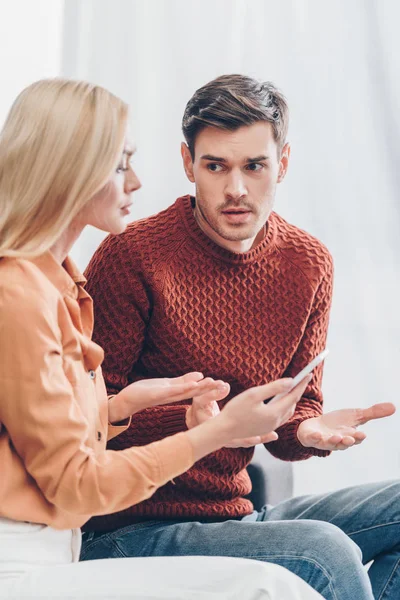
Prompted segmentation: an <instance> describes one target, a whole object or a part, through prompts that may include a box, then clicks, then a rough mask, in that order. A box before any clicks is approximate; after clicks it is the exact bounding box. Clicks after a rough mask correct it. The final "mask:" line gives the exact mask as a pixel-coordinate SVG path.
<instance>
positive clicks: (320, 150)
mask: <svg viewBox="0 0 400 600" xmlns="http://www.w3.org/2000/svg"><path fill="white" fill-rule="evenodd" d="M399 21H400V5H399V3H398V2H397V0H350V1H349V0H335V1H334V2H333V1H329V0H282V1H281V2H276V1H274V0H251V1H250V0H248V1H245V0H202V1H201V2H199V1H194V0H168V1H167V0H165V1H164V0H159V1H156V0H137V1H136V0H66V5H65V30H64V34H65V35H64V54H63V74H64V75H66V76H71V77H79V78H85V79H90V80H92V81H94V82H96V83H99V84H102V85H105V86H106V87H108V88H110V89H111V90H112V91H113V92H115V93H117V94H119V95H121V96H122V97H123V98H124V99H126V100H127V101H128V102H129V104H130V105H131V107H132V123H133V125H132V136H131V137H132V138H133V139H134V141H135V142H136V143H137V145H138V154H137V157H136V158H135V166H136V170H137V172H138V174H139V175H140V177H141V179H142V182H143V188H142V190H140V192H138V193H137V194H136V195H135V197H134V200H135V210H134V213H133V219H137V218H140V217H143V216H147V215H149V214H152V213H155V212H158V211H159V210H161V209H163V208H165V207H167V206H168V205H170V204H171V203H172V202H173V201H174V200H175V198H176V197H177V196H179V195H182V194H185V193H188V192H191V191H192V188H191V185H190V184H189V183H188V182H187V180H186V179H185V177H184V174H183V170H182V167H181V163H180V154H179V143H180V141H181V139H182V135H181V132H180V121H181V117H182V114H183V110H184V107H185V104H186V102H187V100H188V99H189V98H190V96H191V95H192V93H193V92H194V91H195V90H196V89H197V88H198V87H200V86H201V85H202V84H204V83H206V82H207V81H209V80H211V79H212V78H214V77H216V76H217V75H220V74H222V73H232V72H240V73H245V74H248V75H251V76H254V77H256V78H258V79H264V80H272V81H273V82H274V83H275V84H277V85H278V86H279V87H280V88H281V89H282V90H283V91H284V93H285V94H286V96H287V98H288V101H289V105H290V107H291V125H290V131H289V139H290V141H291V143H292V156H291V165H290V170H289V173H288V176H287V179H286V181H285V182H284V183H283V184H282V185H281V186H280V188H279V189H278V196H277V203H276V210H277V211H278V212H280V213H281V214H282V215H283V216H284V217H285V218H287V219H288V220H289V221H290V222H293V223H294V224H296V225H298V226H300V227H302V228H304V229H306V230H308V231H309V232H311V233H313V234H314V235H316V236H317V237H319V238H320V239H321V240H322V241H323V242H324V243H325V244H326V245H327V246H328V247H329V249H330V250H331V252H332V254H333V256H334V260H335V265H336V286H335V294H334V305H333V310H332V318H331V325H330V335H329V346H330V349H331V354H330V356H329V357H328V359H327V361H326V367H325V378H324V392H325V401H326V410H333V409H335V408H344V407H353V406H361V407H364V406H368V405H369V404H372V403H374V402H377V401H385V400H390V401H394V402H397V399H398V397H399V386H398V381H397V379H398V365H399V359H400V343H399V340H400V317H399V299H400V277H399V275H400V271H399V266H400V259H399V246H400V242H399V233H398V232H399V227H400V207H399V192H400V171H399V165H400V144H399V139H400V110H399V109H400V84H399V73H400V44H399V42H398V23H399ZM101 237H102V236H101V235H99V234H98V233H96V232H94V231H90V232H87V235H86V237H84V238H82V241H81V242H80V243H79V245H78V246H77V247H76V250H75V258H76V259H77V260H78V262H79V264H80V266H81V267H84V266H85V265H86V264H87V262H88V260H89V258H90V256H91V255H92V253H93V251H94V249H95V248H96V246H97V245H98V243H99V241H100V239H101ZM399 418H400V417H399V416H394V417H392V418H391V419H388V420H386V421H380V422H376V423H373V424H370V425H369V426H368V425H367V426H366V427H365V430H366V431H367V433H368V434H369V435H368V438H367V440H366V441H365V442H364V444H363V445H361V446H360V447H357V448H353V449H351V450H348V451H346V452H337V453H335V454H334V455H333V456H332V457H331V458H329V459H324V460H323V459H317V458H315V459H311V460H309V461H306V462H305V463H301V464H297V465H296V466H295V491H296V493H303V492H309V491H315V492H317V491H325V490H330V489H336V488H338V487H342V486H345V485H351V484H353V483H361V482H364V481H371V480H376V479H383V478H389V477H396V476H397V473H398V466H399V463H400V444H399V440H400V428H399Z"/></svg>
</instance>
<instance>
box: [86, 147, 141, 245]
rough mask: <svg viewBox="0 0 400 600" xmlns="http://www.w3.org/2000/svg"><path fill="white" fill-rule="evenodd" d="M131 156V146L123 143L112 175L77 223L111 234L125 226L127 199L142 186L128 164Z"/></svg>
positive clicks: (88, 204)
mask: <svg viewBox="0 0 400 600" xmlns="http://www.w3.org/2000/svg"><path fill="white" fill-rule="evenodd" d="M133 153H134V150H133V148H132V146H131V145H130V144H129V143H128V141H126V142H125V146H124V150H123V152H122V156H121V160H120V162H119V163H118V166H117V168H116V170H115V172H114V173H113V174H112V175H111V177H110V179H109V181H108V182H107V183H106V185H105V186H104V187H103V188H102V189H101V190H100V191H99V192H97V194H95V195H94V196H93V198H91V200H90V201H89V202H88V203H87V205H86V206H85V207H84V208H83V210H82V212H81V215H80V217H81V218H80V220H81V222H82V223H83V224H84V225H92V226H93V227H96V228H97V229H101V230H102V231H107V232H110V233H113V234H118V233H122V232H123V231H124V229H125V227H126V222H125V221H124V217H125V216H126V215H129V212H130V210H129V209H130V207H131V205H132V200H131V197H130V196H131V194H132V192H134V191H136V190H138V189H139V188H140V187H141V183H140V181H139V179H138V177H137V176H136V173H135V172H134V170H133V169H132V166H131V164H130V161H131V157H132V155H133Z"/></svg>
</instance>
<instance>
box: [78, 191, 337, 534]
mask: <svg viewBox="0 0 400 600" xmlns="http://www.w3.org/2000/svg"><path fill="white" fill-rule="evenodd" d="M193 206H194V199H193V198H191V197H190V196H185V197H183V198H179V199H178V200H177V201H176V202H175V204H173V205H172V206H171V207H169V208H168V209H166V210H164V211H163V212H161V213H159V214H157V215H155V216H152V217H149V218H147V219H143V220H141V221H138V222H136V223H132V224H130V225H129V226H128V228H127V229H126V231H125V232H124V233H123V234H121V235H119V236H108V237H107V238H106V240H105V241H104V242H103V243H102V244H101V246H100V247H99V249H98V250H97V251H96V253H95V255H94V257H93V258H92V260H91V262H90V264H89V267H88V269H87V272H86V276H87V278H88V284H87V289H88V291H89V293H91V294H92V296H93V298H94V305H95V330H94V340H95V341H96V342H97V343H98V344H100V345H101V346H102V347H103V348H104V350H105V360H104V363H103V372H104V377H105V381H106V384H107V387H108V393H109V394H115V393H117V392H118V391H119V390H121V389H122V388H123V387H125V386H126V385H127V384H129V383H131V382H133V381H135V380H137V379H140V378H151V377H174V376H177V375H181V374H184V373H186V372H188V371H194V370H195V371H201V372H203V373H204V375H206V376H211V377H214V378H218V379H223V380H225V381H228V382H229V383H230V385H231V388H232V392H231V395H235V394H237V393H238V392H241V391H243V390H245V389H247V388H249V387H252V386H255V385H260V384H263V383H266V382H269V381H273V380H275V379H278V378H280V377H283V376H295V375H296V374H297V373H298V372H299V371H300V370H301V369H302V368H303V367H304V366H305V365H306V364H308V363H309V362H310V360H312V359H313V358H314V357H315V356H316V355H317V354H318V353H319V352H321V351H322V350H323V348H324V346H325V341H326V334H327V328H328V319H329V309H330V304H331V297H332V260H331V256H330V254H329V252H328V251H327V249H326V248H325V247H324V246H323V245H322V244H321V243H320V242H319V241H318V240H316V239H315V238H314V237H312V236H311V235H309V234H308V233H305V232H304V231H302V230H300V229H298V228H297V227H294V226H293V225H290V224H288V223H287V222H286V221H285V220H284V219H283V218H281V217H280V216H278V215H277V214H276V213H272V214H271V215H270V217H269V219H268V223H267V234H266V236H265V238H264V240H263V241H262V242H261V243H260V244H258V245H257V246H256V247H255V248H254V249H252V250H250V251H249V252H246V253H243V254H239V253H234V252H230V251H228V250H226V249H224V248H221V247H220V246H218V245H217V244H215V243H214V242H213V241H212V240H210V239H209V238H208V237H207V236H206V235H205V234H204V233H203V232H202V231H201V230H200V229H199V227H198V225H197V223H196V220H195V218H194V215H193ZM321 379H322V365H321V366H319V367H318V368H317V369H315V371H314V377H313V379H312V380H311V382H310V384H309V386H308V388H307V389H306V392H305V394H304V396H303V398H302V399H301V401H300V402H299V404H298V405H297V409H296V412H295V414H294V416H293V418H292V419H291V420H290V422H288V423H286V424H285V425H284V426H282V427H281V428H280V429H279V430H278V433H279V440H277V441H276V442H272V443H270V444H267V446H266V447H267V449H268V450H269V451H270V452H271V453H272V454H273V455H274V456H277V457H279V458H281V459H283V460H289V461H294V460H303V459H306V458H308V457H310V456H312V455H316V456H325V455H327V454H328V453H327V452H323V451H319V450H316V449H309V448H304V447H303V446H302V445H301V444H300V443H299V441H298V440H297V435H296V434H297V428H298V426H299V424H300V423H301V421H303V420H304V419H307V418H310V417H314V416H317V415H319V414H321V412H322V394H321ZM224 402H225V401H224ZM224 402H222V403H221V406H222V405H223V404H224ZM189 403H190V402H189V401H188V402H182V403H180V404H178V405H168V406H159V407H155V408H151V409H147V410H145V411H142V412H141V413H139V414H137V415H135V416H134V417H133V419H132V424H131V427H130V429H129V430H127V431H126V432H124V433H123V434H122V435H120V436H118V437H117V438H116V439H114V440H112V441H111V443H110V447H111V448H113V449H115V450H120V449H122V448H126V447H128V446H132V445H136V446H139V445H143V444H148V443H150V442H153V441H155V440H159V439H161V438H163V437H165V436H169V435H172V434H174V433H176V432H178V431H183V430H185V429H186V425H185V413H186V410H187V407H188V405H189ZM252 456H253V449H252V448H250V449H245V448H236V449H229V448H223V449H221V450H219V451H218V452H215V453H214V454H211V455H209V456H207V457H206V458H203V459H202V460H200V461H198V462H197V463H196V464H195V465H194V467H192V468H191V469H190V470H189V471H187V472H186V473H184V474H183V475H181V476H180V477H178V478H176V479H175V480H174V481H173V482H169V483H168V484H166V485H165V486H164V487H162V488H161V489H159V490H158V491H157V492H156V493H155V494H154V495H153V496H152V498H150V499H148V500H146V501H144V502H142V503H140V504H138V505H136V506H133V507H132V508H130V509H128V510H125V511H123V512H120V513H116V514H113V515H108V516H106V517H96V518H95V519H92V520H91V521H90V522H89V523H88V524H87V526H86V529H96V530H106V529H112V528H116V527H118V526H122V525H126V524H128V523H131V522H135V521H141V520H146V519H177V518H178V519H179V518H182V519H193V518H197V517H198V518H211V519H214V518H215V519H218V518H220V519H224V518H232V517H240V516H244V515H246V514H248V513H250V512H251V510H252V505H251V503H250V501H249V500H247V499H245V498H244V496H246V495H247V494H248V493H249V491H250V480H249V477H248V474H247V471H246V469H245V467H246V466H247V465H248V463H249V462H250V460H251V458H252Z"/></svg>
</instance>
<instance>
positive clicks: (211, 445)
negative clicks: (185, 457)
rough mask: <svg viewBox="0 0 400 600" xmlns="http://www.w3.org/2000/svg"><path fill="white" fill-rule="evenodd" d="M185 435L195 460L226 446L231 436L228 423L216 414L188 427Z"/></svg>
mask: <svg viewBox="0 0 400 600" xmlns="http://www.w3.org/2000/svg"><path fill="white" fill-rule="evenodd" d="M186 435H187V436H188V438H189V440H190V442H191V444H192V447H193V455H194V461H195V462H196V461H198V460H200V459H201V458H203V457H204V456H207V454H210V453H211V452H215V451H216V450H219V449H220V448H222V447H223V446H226V445H227V444H229V443H230V442H231V441H232V437H233V436H232V433H231V431H230V427H229V423H228V422H227V421H226V419H225V418H224V417H223V416H222V415H217V416H216V417H213V418H212V419H208V420H207V421H205V422H204V423H202V424H201V425H197V426H195V427H193V429H189V431H187V432H186Z"/></svg>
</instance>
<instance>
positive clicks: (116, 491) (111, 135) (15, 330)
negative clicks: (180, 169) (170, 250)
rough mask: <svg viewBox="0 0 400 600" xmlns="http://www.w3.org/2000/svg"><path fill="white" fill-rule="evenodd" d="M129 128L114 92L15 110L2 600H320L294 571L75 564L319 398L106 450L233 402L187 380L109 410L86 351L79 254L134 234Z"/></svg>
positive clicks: (245, 410)
mask: <svg viewBox="0 0 400 600" xmlns="http://www.w3.org/2000/svg"><path fill="white" fill-rule="evenodd" d="M127 117H128V110H127V106H126V105H125V104H124V103H123V102H122V101H121V100H119V99H118V98H116V97H115V96H113V95H112V94H110V93H109V92H108V91H106V90H104V89H103V88H100V87H97V86H93V85H90V84H88V83H85V82H73V81H66V80H47V81H39V82H37V83H35V84H33V85H31V86H29V87H28V88H27V89H25V90H24V91H23V92H22V93H21V94H20V96H19V97H18V98H17V100H16V101H15V103H14V105H13V107H12V109H11V111H10V114H9V116H8V118H7V121H6V123H5V125H4V128H3V131H2V133H1V136H0V357H1V366H0V382H1V386H0V389H1V391H0V427H1V429H0V464H1V469H2V476H1V484H0V517H1V520H0V576H1V592H0V593H2V594H3V596H2V597H7V598H23V597H36V598H84V597H95V598H107V599H110V598H113V597H115V598H122V597H124V594H126V597H128V596H129V591H128V590H129V589H131V586H127V588H128V589H127V590H125V585H124V580H125V579H126V578H127V577H128V576H133V577H134V578H135V581H136V582H137V586H136V589H137V595H136V596H135V597H137V598H158V597H160V598H161V597H162V598H168V597H170V598H185V599H189V598H194V597H196V598H207V597H209V595H215V594H217V593H219V594H220V595H219V596H218V597H223V598H234V597H235V598H241V599H244V598H267V597H268V598H278V597H279V598H288V599H289V598H293V599H295V598H296V599H297V598H316V597H318V594H315V593H314V592H313V591H312V590H311V589H310V588H308V586H306V585H305V584H304V583H303V582H302V581H300V580H298V579H297V578H295V576H293V575H291V574H290V573H288V572H286V571H284V570H283V569H280V568H278V567H275V566H274V565H265V564H263V563H259V562H254V561H244V560H241V559H240V560H239V559H220V558H218V559H206V558H203V559H199V558H197V557H196V558H189V557H188V558H185V559H179V560H177V559H168V558H163V559H161V558H160V559H121V560H108V561H106V562H104V561H94V562H93V563H90V562H89V563H88V562H86V563H80V564H79V565H76V564H72V563H75V562H76V561H78V557H79V549H80V530H79V527H80V526H82V525H83V524H84V523H85V522H86V521H87V520H88V519H89V518H90V517H91V516H94V515H100V514H104V513H108V512H110V511H119V510H122V509H124V508H126V507H128V506H130V505H131V504H132V502H140V501H142V500H143V499H145V498H147V497H149V496H150V495H151V494H152V493H153V492H154V491H155V490H156V489H157V488H158V487H159V486H161V485H164V484H165V483H166V482H167V481H168V480H170V479H172V478H173V477H175V476H177V475H180V474H181V473H183V472H184V471H185V470H187V469H188V468H189V467H191V465H192V464H193V463H194V462H195V461H197V460H199V459H200V458H202V457H203V456H205V455H206V454H208V453H210V452H213V451H215V450H217V449H218V448H221V447H222V446H225V445H229V444H232V443H235V442H236V441H237V438H243V437H248V436H250V437H253V436H256V437H255V441H257V439H261V438H257V436H263V438H262V439H264V440H265V439H266V438H265V433H266V432H267V434H268V435H267V439H274V437H275V435H276V434H274V429H275V428H276V427H278V426H279V425H280V424H282V423H283V422H284V421H285V420H287V419H288V418H290V416H291V414H293V410H294V406H295V403H296V401H297V400H298V399H299V398H300V397H301V394H302V392H303V391H304V389H305V387H306V385H307V383H308V380H307V379H306V380H304V381H303V382H302V383H301V384H300V385H299V386H297V388H295V390H293V391H292V392H288V390H289V388H290V384H291V380H280V381H276V382H273V383H271V384H268V385H265V386H262V387H260V388H257V389H253V390H249V391H247V392H245V393H243V394H241V395H240V396H238V397H236V398H235V399H233V400H232V401H231V402H229V403H228V405H227V406H226V408H224V410H223V411H221V413H220V414H219V415H217V416H216V417H215V418H214V419H210V420H207V421H206V422H205V423H203V424H201V425H199V426H197V427H195V428H193V429H191V430H190V431H187V432H184V433H179V434H177V435H174V436H171V437H169V438H166V439H164V440H161V441H159V442H156V443H154V444H150V445H148V446H145V447H141V448H140V447H139V448H138V447H135V448H129V449H127V450H124V451H121V452H113V451H109V450H106V442H107V439H110V438H111V437H113V436H115V435H118V433H119V432H121V431H122V430H124V428H126V427H127V426H128V425H129V416H130V415H131V414H133V413H135V412H137V411H139V410H142V409H144V408H146V407H149V406H151V405H154V404H161V403H166V402H174V401H179V400H182V399H184V398H191V397H196V398H198V399H199V398H200V401H201V400H203V401H204V402H210V401H211V400H218V399H221V398H223V397H225V396H226V394H227V393H228V391H229V388H228V386H227V385H225V384H224V383H223V382H219V381H217V382H215V381H213V380H212V379H210V378H203V375H202V374H201V373H189V374H187V375H185V376H183V377H179V378H176V379H162V380H149V381H143V382H137V383H134V384H131V385H129V386H128V387H127V388H125V389H124V390H122V391H121V392H120V393H119V394H118V395H116V396H114V397H111V398H107V395H106V390H105V386H104V382H103V379H102V375H101V368H100V364H101V362H102V359H103V351H102V349H101V348H100V347H99V346H97V345H96V344H95V343H94V342H92V341H91V333H92V325H93V310H92V302H91V298H90V297H89V295H88V294H87V293H86V292H85V290H84V287H83V285H84V278H83V277H82V275H81V274H80V273H79V272H78V271H77V269H76V267H75V266H74V265H73V263H72V261H71V259H69V258H68V253H69V251H70V249H71V247H72V245H73V243H74V242H75V241H76V239H77V238H78V237H79V235H80V234H81V232H82V230H83V229H84V228H85V227H86V226H87V225H92V226H94V227H97V228H99V229H101V230H103V231H109V232H111V233H113V234H118V233H120V232H122V231H123V229H124V228H125V224H124V221H123V217H124V215H126V214H127V213H128V212H129V206H130V204H131V201H130V194H131V193H132V192H133V191H135V190H136V189H138V188H139V187H140V183H139V180H138V179H137V177H136V175H135V173H134V171H133V170H132V168H131V166H130V162H129V159H130V157H131V155H132V148H131V147H130V145H129V144H128V141H127V137H126V127H127ZM283 392H286V395H285V396H284V398H283V399H281V400H280V401H279V402H274V403H270V404H268V405H264V403H263V400H264V399H265V398H268V397H271V396H273V395H275V394H277V393H283ZM153 573H154V576H152V575H153ZM205 580H207V583H206V584H205ZM4 594H5V595H4ZM213 597H214V596H213Z"/></svg>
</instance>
